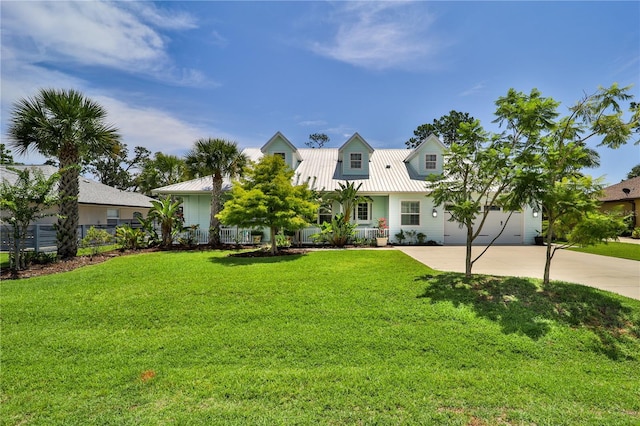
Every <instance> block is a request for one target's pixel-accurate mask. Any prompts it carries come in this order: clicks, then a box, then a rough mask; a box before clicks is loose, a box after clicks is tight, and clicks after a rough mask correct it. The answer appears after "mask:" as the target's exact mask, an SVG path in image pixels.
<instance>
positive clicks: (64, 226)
mask: <svg viewBox="0 0 640 426" xmlns="http://www.w3.org/2000/svg"><path fill="white" fill-rule="evenodd" d="M60 169H61V172H60V183H59V195H60V217H59V218H58V226H57V229H56V231H57V240H58V257H60V258H61V259H71V258H73V257H76V255H77V254H78V222H79V221H80V218H79V214H78V194H79V192H80V190H79V182H78V178H79V176H80V171H79V169H78V166H77V161H75V158H63V157H62V155H61V158H60Z"/></svg>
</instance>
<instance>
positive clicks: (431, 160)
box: [424, 154, 438, 170]
mask: <svg viewBox="0 0 640 426" xmlns="http://www.w3.org/2000/svg"><path fill="white" fill-rule="evenodd" d="M424 158H425V161H424V168H425V170H435V169H436V168H437V160H438V156H437V155H436V154H427V155H425V156H424Z"/></svg>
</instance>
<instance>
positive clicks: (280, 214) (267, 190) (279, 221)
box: [218, 155, 318, 254]
mask: <svg viewBox="0 0 640 426" xmlns="http://www.w3.org/2000/svg"><path fill="white" fill-rule="evenodd" d="M293 175H294V171H293V170H291V168H290V167H289V166H287V165H286V164H285V162H284V160H283V159H282V158H281V157H279V156H277V155H266V156H264V157H262V158H261V159H260V161H259V162H258V163H257V164H255V165H254V166H253V167H252V168H250V169H248V170H247V173H246V175H245V177H243V178H242V179H241V180H240V181H239V182H234V183H233V186H232V188H231V197H230V199H229V201H227V202H226V203H225V205H224V209H222V211H221V212H220V213H219V214H218V218H219V219H220V221H221V222H222V223H225V224H227V225H236V226H242V227H249V228H250V227H266V228H269V230H270V236H271V253H272V254H276V253H277V251H278V246H277V244H276V234H277V233H278V231H279V230H281V229H286V230H289V231H296V230H298V229H302V228H304V227H305V226H306V225H307V224H308V223H309V221H310V220H312V218H314V217H315V215H316V212H317V211H318V204H317V203H316V202H315V199H314V197H315V194H314V193H313V192H312V191H310V190H309V188H308V187H307V185H306V184H301V185H294V184H293V183H292V178H293Z"/></svg>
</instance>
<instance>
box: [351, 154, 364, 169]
mask: <svg viewBox="0 0 640 426" xmlns="http://www.w3.org/2000/svg"><path fill="white" fill-rule="evenodd" d="M349 160H350V165H351V168H352V169H361V168H362V153H361V152H352V153H351V154H349Z"/></svg>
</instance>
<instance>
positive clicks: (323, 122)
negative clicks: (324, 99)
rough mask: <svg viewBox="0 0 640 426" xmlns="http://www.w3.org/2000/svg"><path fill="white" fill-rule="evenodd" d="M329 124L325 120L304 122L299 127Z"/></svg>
mask: <svg viewBox="0 0 640 426" xmlns="http://www.w3.org/2000/svg"><path fill="white" fill-rule="evenodd" d="M326 124H327V122H326V121H324V120H304V121H300V122H299V123H298V125H300V126H304V127H310V126H324V125H326Z"/></svg>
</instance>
